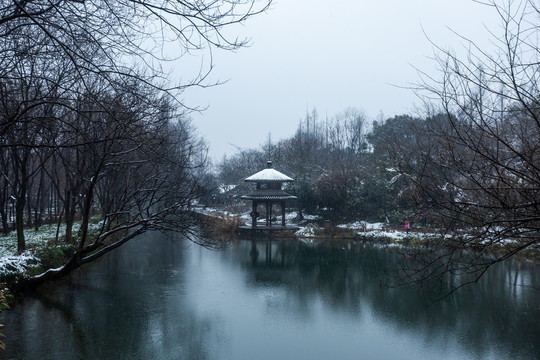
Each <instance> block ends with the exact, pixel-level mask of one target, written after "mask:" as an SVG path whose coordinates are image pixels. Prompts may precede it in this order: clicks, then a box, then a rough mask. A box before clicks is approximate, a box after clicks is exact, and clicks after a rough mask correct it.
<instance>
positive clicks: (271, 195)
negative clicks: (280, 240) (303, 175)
mask: <svg viewBox="0 0 540 360" xmlns="http://www.w3.org/2000/svg"><path fill="white" fill-rule="evenodd" d="M245 181H246V182H254V183H255V184H256V188H255V189H254V190H252V191H251V192H249V193H248V194H246V195H243V196H242V199H244V200H251V201H252V211H251V213H250V215H251V226H242V227H240V228H241V229H244V230H245V229H252V230H284V229H286V230H289V229H290V230H294V229H297V227H295V226H287V225H286V223H285V203H286V201H287V200H294V199H296V196H294V195H291V194H289V193H287V192H286V191H284V190H283V189H282V186H283V183H284V182H292V181H294V180H293V179H292V178H290V177H288V176H287V175H285V174H283V173H281V172H279V171H277V170H276V169H273V168H272V162H271V161H268V163H267V168H266V169H264V170H261V171H259V172H258V173H256V174H253V175H251V176H249V177H247V178H246V179H245ZM262 206H264V208H263V209H260V208H261V207H262ZM276 206H279V207H280V208H281V226H279V225H277V226H276V225H274V226H273V224H272V223H273V222H277V218H276V217H275V216H274V213H277V211H276V210H277V209H275V207H276ZM259 211H263V216H264V217H263V218H264V223H263V224H258V223H257V219H258V218H260V217H261V213H260V212H259Z"/></svg>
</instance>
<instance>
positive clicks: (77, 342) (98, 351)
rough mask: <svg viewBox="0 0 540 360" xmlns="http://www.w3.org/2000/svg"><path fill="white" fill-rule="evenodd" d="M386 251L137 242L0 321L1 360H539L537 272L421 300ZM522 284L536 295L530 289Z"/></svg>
mask: <svg viewBox="0 0 540 360" xmlns="http://www.w3.org/2000/svg"><path fill="white" fill-rule="evenodd" d="M400 261H404V260H403V257H402V256H401V255H400V250H399V249H396V248H380V247H375V246H370V245H360V244H355V243H331V244H329V245H326V246H319V247H315V246H307V245H305V244H302V243H299V242H296V241H282V242H273V243H269V242H263V241H261V242H257V243H254V242H251V241H241V242H239V243H238V244H234V245H231V246H230V247H229V248H227V249H225V250H223V251H210V250H206V249H204V248H201V247H198V246H196V245H193V244H191V243H188V242H185V241H181V240H175V241H171V240H170V239H166V238H165V237H163V236H160V235H157V234H150V235H147V236H145V237H143V238H140V239H137V240H136V241H133V242H131V243H129V244H127V245H126V246H124V247H122V248H120V249H118V250H117V251H116V252H114V253H111V254H110V255H109V256H106V257H105V258H103V259H100V260H99V261H98V262H97V263H95V264H90V265H88V266H86V267H84V268H83V269H81V270H80V271H77V272H76V273H75V274H73V276H71V277H70V278H69V279H66V280H64V281H62V282H60V283H59V284H55V285H54V286H48V287H47V288H46V289H43V291H42V294H40V295H39V296H36V297H33V298H27V299H26V300H24V302H22V303H21V304H19V305H18V306H17V307H16V308H15V309H13V310H11V311H7V312H3V313H2V314H1V315H0V317H1V322H3V323H5V324H6V326H5V327H4V328H3V330H2V332H4V333H5V334H6V337H5V338H4V342H5V343H6V345H7V350H5V351H0V358H1V359H230V360H244V359H246V360H247V359H250V360H251V359H258V360H259V359H309V360H313V359H336V360H342V359H415V360H417V359H540V290H539V289H540V274H539V270H538V269H537V268H534V267H532V266H531V265H527V264H526V263H518V262H512V263H507V264H501V265H500V266H497V267H496V268H494V269H493V270H492V271H491V272H489V273H488V274H487V276H486V277H485V278H484V279H483V280H482V281H481V282H480V283H479V284H477V285H476V286H474V287H473V288H470V289H465V290H462V291H460V292H458V293H457V294H456V295H454V296H451V297H448V298H445V299H444V300H441V301H437V302H433V301H431V300H430V299H429V298H428V297H427V296H426V295H425V294H423V293H419V292H418V291H416V290H413V289H402V288H393V287H388V286H386V285H385V284H387V282H388V277H387V276H388V275H387V274H388V270H392V269H394V268H395V267H396V265H397V264H398V263H399V262H400ZM531 285H532V286H536V290H535V289H533V288H531Z"/></svg>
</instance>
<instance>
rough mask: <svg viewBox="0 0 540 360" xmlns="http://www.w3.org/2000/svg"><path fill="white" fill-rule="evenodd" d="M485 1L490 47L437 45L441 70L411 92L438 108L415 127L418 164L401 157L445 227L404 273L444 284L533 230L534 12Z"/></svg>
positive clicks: (536, 211) (539, 29) (537, 156)
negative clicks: (495, 25)
mask: <svg viewBox="0 0 540 360" xmlns="http://www.w3.org/2000/svg"><path fill="white" fill-rule="evenodd" d="M488 5H489V7H487V8H486V10H491V11H496V12H497V13H498V14H499V16H500V20H501V28H500V31H501V33H500V34H499V33H498V32H495V33H493V34H491V35H493V37H492V41H493V43H494V44H495V45H496V49H495V51H494V52H487V51H485V50H484V49H483V48H481V47H479V46H477V45H476V44H475V43H473V42H470V41H469V42H468V48H469V51H468V54H467V56H466V57H463V58H462V57H459V56H457V55H456V54H455V53H454V52H451V51H445V50H443V49H439V56H438V57H437V59H438V61H439V68H440V70H441V73H442V76H441V78H440V79H434V78H429V77H427V76H426V75H425V74H424V76H423V82H422V83H421V86H420V96H422V97H423V98H424V99H426V100H427V101H431V100H436V101H439V104H440V107H438V108H440V109H442V112H443V113H442V115H439V116H437V117H435V118H434V119H435V120H434V121H430V122H428V123H427V124H426V126H425V127H424V128H423V129H422V130H421V131H422V134H423V135H424V136H425V137H426V138H429V139H430V140H429V142H428V143H427V144H428V145H427V146H424V147H421V148H416V150H418V151H419V153H418V154H417V155H418V156H417V157H416V158H417V159H418V160H419V163H417V164H411V163H402V166H401V170H402V173H403V174H405V175H406V176H408V179H409V180H410V181H411V183H414V184H415V185H416V186H417V187H418V189H420V190H421V192H422V194H423V195H424V196H425V197H426V198H427V199H428V200H430V201H431V202H432V204H433V206H432V209H433V210H434V211H437V214H438V216H439V218H440V219H443V220H444V223H445V225H446V229H449V230H452V229H453V230H454V231H453V233H452V235H453V236H451V237H444V238H443V240H441V243H438V244H436V247H437V249H439V250H434V251H431V252H427V253H423V255H421V256H419V257H418V258H419V260H420V263H419V265H420V266H415V267H413V268H411V269H408V270H409V273H410V275H411V276H412V277H413V279H415V280H418V281H420V282H424V281H426V280H428V279H433V278H438V279H443V280H444V281H445V282H447V283H448V284H451V287H452V288H453V289H455V288H457V287H459V286H462V285H463V284H466V283H470V282H474V281H477V279H478V278H479V277H480V276H482V274H483V273H484V272H485V271H486V270H487V269H488V268H489V267H490V266H491V265H493V264H495V263H497V262H500V261H503V260H506V259H509V258H511V257H512V256H514V255H515V254H518V253H522V252H524V251H527V250H529V249H537V247H538V244H539V239H540V191H539V189H540V98H539V94H540V89H539V85H538V84H539V83H540V82H539V80H540V43H539V39H540V37H539V34H540V22H539V20H540V12H539V8H538V5H537V3H536V2H534V1H528V0H523V1H504V2H498V1H490V2H489V4H488ZM431 104H432V103H431ZM457 229H461V230H462V231H461V232H457ZM441 245H442V246H441Z"/></svg>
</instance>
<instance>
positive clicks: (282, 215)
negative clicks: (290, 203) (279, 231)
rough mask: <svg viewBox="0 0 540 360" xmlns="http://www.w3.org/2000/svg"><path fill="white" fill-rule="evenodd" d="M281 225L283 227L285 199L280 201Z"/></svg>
mask: <svg viewBox="0 0 540 360" xmlns="http://www.w3.org/2000/svg"><path fill="white" fill-rule="evenodd" d="M281 226H283V227H285V201H282V202H281Z"/></svg>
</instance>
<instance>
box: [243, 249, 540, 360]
mask: <svg viewBox="0 0 540 360" xmlns="http://www.w3.org/2000/svg"><path fill="white" fill-rule="evenodd" d="M240 246H241V245H240ZM244 247H245V245H244ZM249 248H250V252H249V255H250V262H249V263H248V262H247V261H246V258H247V257H246V256H245V255H240V253H239V252H237V251H236V250H235V252H236V254H238V256H239V259H238V261H239V262H240V263H242V264H243V267H244V268H245V269H246V270H247V271H248V273H249V274H250V277H251V278H250V279H249V280H248V283H252V284H257V283H260V282H262V283H264V286H268V285H271V284H274V285H275V286H283V287H285V288H286V289H287V290H286V291H287V293H289V294H294V296H296V297H297V299H298V303H299V304H300V307H301V308H302V309H303V310H304V311H307V310H309V306H307V305H306V304H309V303H310V302H312V301H313V298H315V297H317V298H320V299H321V300H322V301H323V302H324V306H325V307H330V308H334V309H335V310H336V311H343V312H345V313H347V314H354V316H358V317H361V314H362V313H363V312H366V311H369V312H370V313H371V314H374V315H375V316H376V318H377V321H379V322H382V323H386V324H391V325H392V326H393V327H396V328H399V331H408V332H411V333H413V334H415V336H418V337H420V340H421V341H423V342H425V343H427V344H432V345H434V346H435V345H436V346H446V344H448V343H452V342H456V341H457V343H459V345H460V346H463V347H464V348H465V351H466V352H467V353H468V354H470V355H471V358H489V357H492V356H501V354H500V351H501V350H503V353H506V354H507V355H505V356H508V357H512V358H520V357H521V358H524V359H528V358H540V342H539V341H538V336H539V335H540V322H539V319H540V318H539V315H540V301H539V300H540V291H538V288H539V287H538V285H539V284H540V278H539V272H538V268H537V267H535V266H534V265H531V264H528V263H527V262H524V261H513V262H511V261H509V262H505V263H501V264H498V265H496V266H494V267H493V268H492V269H490V271H489V272H488V273H487V274H486V275H485V276H484V277H483V278H482V279H481V281H479V282H478V283H477V284H476V285H475V286H471V287H467V288H464V289H462V290H461V291H458V292H456V293H454V294H453V295H451V296H448V297H447V298H444V299H443V300H440V301H433V300H432V297H431V296H430V294H429V293H427V292H422V291H421V290H417V289H412V288H396V287H393V286H389V283H391V281H389V280H391V278H389V274H391V273H393V270H395V269H398V268H399V263H400V262H401V261H408V260H407V259H405V258H404V257H403V251H404V250H403V249H401V248H396V247H381V246H376V245H373V244H369V243H361V242H353V241H343V242H336V241H326V242H324V243H319V244H307V245H306V244H303V243H301V242H297V241H278V242H273V243H270V242H265V241H262V242H261V241H256V240H253V241H251V242H250V245H249ZM260 254H263V255H264V256H262V255H260ZM261 258H262V259H261ZM297 310H298V309H295V311H297ZM456 334H458V336H459V338H458V339H455V338H454V337H455V336H456ZM494 354H499V355H494ZM495 358H496V357H495ZM503 358H504V357H503Z"/></svg>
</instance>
